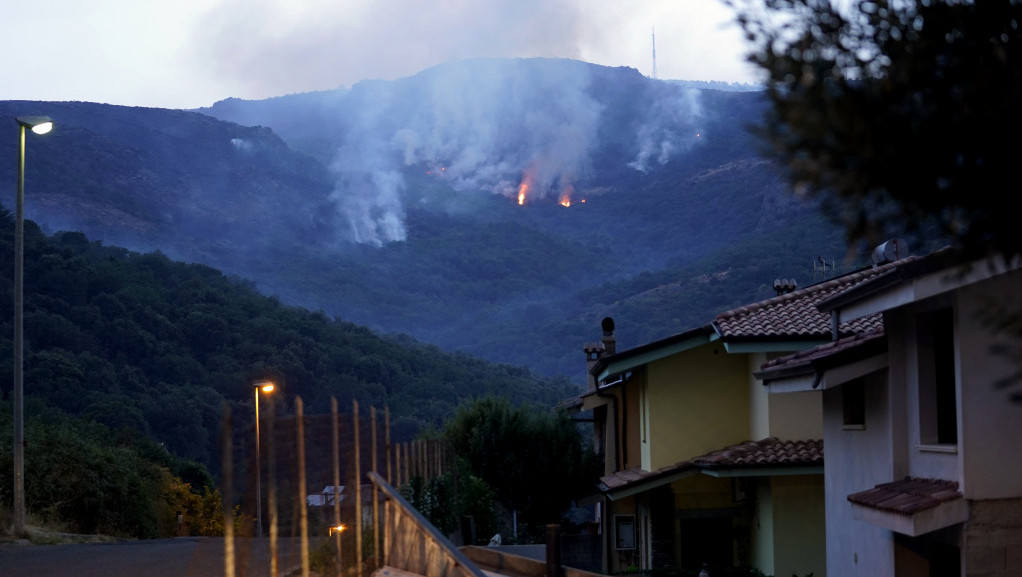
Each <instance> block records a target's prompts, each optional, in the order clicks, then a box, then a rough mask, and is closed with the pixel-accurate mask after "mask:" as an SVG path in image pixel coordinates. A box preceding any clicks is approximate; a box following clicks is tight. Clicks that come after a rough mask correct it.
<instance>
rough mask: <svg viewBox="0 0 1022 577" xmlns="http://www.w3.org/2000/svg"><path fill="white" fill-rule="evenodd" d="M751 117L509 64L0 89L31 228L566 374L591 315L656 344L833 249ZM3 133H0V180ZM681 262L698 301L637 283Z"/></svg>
mask: <svg viewBox="0 0 1022 577" xmlns="http://www.w3.org/2000/svg"><path fill="white" fill-rule="evenodd" d="M764 106H765V103H764V101H763V99H762V97H761V95H760V94H759V93H757V92H717V91H710V90H701V91H700V90H693V89H691V88H688V87H686V86H684V85H679V84H674V83H666V82H659V81H656V80H652V79H648V78H645V77H643V76H642V75H640V74H639V73H638V72H637V71H635V70H634V69H627V68H608V67H602V66H595V65H590V64H586V63H582V62H577V61H570V60H548V59H515V60H479V61H467V62H458V63H450V64H446V65H442V66H438V67H436V68H434V69H429V70H425V71H423V72H422V73H420V74H417V75H415V76H412V77H409V78H405V79H400V80H396V81H392V82H383V81H366V82H363V83H359V84H357V85H355V86H353V87H351V88H349V89H345V90H338V91H328V92H322V93H312V94H301V95H291V96H282V97H278V98H274V99H269V100H265V101H241V100H228V101H224V102H221V103H217V104H216V105H215V106H213V107H211V108H209V109H205V110H201V111H173V110H162V109H143V108H129V107H116V106H107V105H99V104H92V103H81V102H66V103H54V102H0V123H3V124H8V125H9V124H11V123H13V118H12V117H13V116H16V115H20V114H46V115H49V116H51V117H53V118H54V120H55V121H56V123H57V128H56V129H55V130H54V131H53V132H52V133H51V134H50V135H47V136H45V137H35V136H32V137H31V138H30V142H29V155H28V162H27V166H28V169H27V184H26V190H27V192H26V213H27V216H28V218H31V219H33V220H34V221H36V222H38V223H39V224H40V226H42V227H43V230H44V231H46V232H50V233H52V232H57V231H61V230H73V231H82V232H84V233H85V234H87V235H88V237H89V238H90V239H96V240H101V241H103V242H105V243H108V244H116V245H118V246H125V247H128V248H129V249H132V250H140V251H151V250H156V249H158V250H160V251H162V252H163V253H164V254H166V255H167V256H169V257H171V258H173V259H178V260H182V261H185V262H196V263H203V264H206V265H209V266H213V267H216V268H218V269H220V270H223V271H225V272H226V273H228V274H232V275H238V276H240V277H243V278H247V279H251V280H252V281H253V282H254V283H255V286H256V287H257V288H258V289H259V290H261V291H262V292H264V293H266V294H273V295H277V296H278V297H279V298H280V299H281V301H282V302H284V303H287V304H293V305H298V306H302V307H306V308H309V309H311V310H315V311H322V312H324V313H325V314H327V315H329V316H331V317H337V318H339V319H341V320H344V321H349V322H352V323H356V324H359V325H364V326H367V327H370V328H371V329H373V330H375V331H377V332H380V333H405V334H407V335H411V336H412V337H414V338H416V339H419V340H422V341H427V342H430V343H434V344H436V345H438V346H440V347H442V348H444V349H447V350H457V351H463V352H466V353H469V354H471V355H473V356H476V357H478V358H483V359H488V360H494V361H498V362H507V363H511V364H515V365H526V366H529V367H532V368H534V369H535V370H537V371H539V372H541V373H543V374H548V375H569V376H571V378H572V379H575V380H579V369H580V368H581V366H582V365H583V363H582V357H581V353H580V352H578V351H579V348H580V347H581V345H582V343H583V342H585V341H587V340H591V339H592V337H593V333H594V332H595V330H597V329H596V327H598V326H599V318H601V317H602V316H603V315H606V314H614V315H616V316H617V317H618V318H619V323H618V324H619V326H621V327H622V337H623V338H627V337H629V336H630V335H631V333H630V332H629V331H630V329H628V328H626V327H641V329H637V330H636V331H635V333H634V335H633V337H634V338H635V339H636V343H638V342H641V341H642V340H648V339H652V338H659V337H661V336H665V335H667V334H670V333H673V332H677V331H679V330H684V329H686V328H689V327H690V326H692V324H693V323H701V322H704V321H705V320H706V317H707V315H708V314H710V311H713V310H715V309H722V308H726V307H729V306H734V305H737V304H742V303H744V302H748V301H751V300H754V299H755V298H757V297H759V296H762V289H763V287H764V286H769V283H770V282H771V281H772V280H773V279H774V278H777V277H780V276H784V277H793V278H797V279H798V280H799V282H800V283H802V284H805V283H806V282H810V281H811V280H812V262H813V261H814V259H816V257H818V256H823V257H825V258H828V259H834V258H840V257H841V256H843V254H844V252H845V248H844V247H843V244H842V239H841V235H840V231H838V230H835V229H834V228H832V227H830V226H829V225H827V223H825V222H824V221H823V219H822V218H821V217H820V216H819V215H818V214H817V212H816V211H815V210H814V209H813V207H811V206H806V205H803V204H801V203H799V202H797V201H795V200H794V199H793V198H792V197H791V196H790V194H789V193H788V191H787V189H786V186H785V185H784V183H783V181H782V179H781V178H780V177H779V175H778V172H777V170H776V167H774V166H773V165H772V164H771V163H770V162H768V161H767V160H765V159H764V158H763V157H762V155H761V154H760V151H759V150H758V149H757V144H756V141H755V140H754V139H753V138H752V136H751V135H750V133H749V131H748V128H749V127H750V126H752V125H754V124H755V123H756V122H757V121H758V119H759V116H760V114H761V113H762V111H763V107H764ZM14 144H15V143H14V142H13V139H5V140H4V141H3V142H0V179H5V180H8V181H12V180H13V179H14V166H13V159H14V158H15V157H16V156H15V152H14V150H13V146H14ZM5 190H6V189H5ZM6 194H7V195H6V196H3V197H2V198H0V201H2V202H3V204H4V206H7V207H12V206H13V200H12V198H11V196H10V195H11V194H12V193H6ZM520 194H522V195H523V199H522V204H519V195H520ZM565 205H569V206H565ZM741 263H746V264H747V266H748V268H747V269H744V268H743V265H742V264H741ZM728 270H730V271H731V272H730V273H729V274H725V275H723V276H721V275H720V274H719V273H721V272H724V271H728ZM743 270H744V271H746V272H745V273H744V274H740V272H741V271H743ZM705 275H713V276H712V278H715V279H719V286H717V285H714V288H713V289H712V290H708V291H707V293H706V294H702V295H691V296H684V297H683V295H684V293H678V295H677V296H676V297H675V298H670V297H664V296H658V297H652V296H651V295H666V294H670V290H671V288H670V287H675V288H677V287H681V286H691V290H696V289H697V288H698V287H699V286H701V285H699V284H698V279H701V278H706V277H705ZM692 283H694V284H692ZM658 287H664V288H658ZM697 292H698V291H697ZM697 297H698V305H693V304H692V303H689V302H686V299H688V298H697Z"/></svg>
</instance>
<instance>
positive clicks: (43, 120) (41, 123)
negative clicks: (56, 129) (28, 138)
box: [15, 116, 53, 134]
mask: <svg viewBox="0 0 1022 577" xmlns="http://www.w3.org/2000/svg"><path fill="white" fill-rule="evenodd" d="M15 120H17V121H18V124H20V125H21V126H24V127H25V128H27V129H29V130H31V131H32V132H34V133H36V134H46V133H47V132H49V131H51V130H53V121H52V120H50V117H49V116H19V117H18V118H16V119H15Z"/></svg>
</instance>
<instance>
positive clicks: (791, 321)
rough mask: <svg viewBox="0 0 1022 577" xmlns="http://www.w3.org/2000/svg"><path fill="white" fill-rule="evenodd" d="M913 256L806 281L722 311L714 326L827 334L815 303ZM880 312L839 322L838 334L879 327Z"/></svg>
mask: <svg viewBox="0 0 1022 577" xmlns="http://www.w3.org/2000/svg"><path fill="white" fill-rule="evenodd" d="M913 258H914V257H907V258H904V259H901V260H899V261H894V262H891V263H887V264H883V265H880V266H876V267H871V268H867V269H863V270H860V271H857V272H853V273H849V274H846V275H843V276H840V277H837V278H833V279H830V280H827V281H824V282H821V283H817V284H814V285H809V286H807V287H805V288H802V289H798V290H796V291H793V292H790V293H786V294H782V295H778V296H776V297H773V298H770V299H767V300H764V301H759V302H757V303H753V304H750V305H746V306H743V307H739V308H737V309H733V310H730V311H725V312H722V313H720V314H718V315H717V317H716V318H715V319H714V321H713V326H714V327H715V328H716V330H717V332H718V333H719V334H720V336H721V338H723V339H725V340H728V339H738V340H741V339H761V338H765V337H766V338H771V337H773V338H822V339H826V338H830V336H831V335H830V329H831V327H830V314H828V313H826V312H821V311H820V310H818V309H817V308H816V305H817V304H818V303H820V302H822V301H824V300H827V299H829V298H831V297H833V296H835V295H838V294H840V293H842V292H844V291H846V290H848V289H851V288H852V287H855V286H857V285H860V284H862V283H865V282H868V281H870V280H872V279H875V278H877V277H879V276H881V275H884V274H886V273H888V272H890V271H891V270H894V269H895V268H896V267H898V266H902V265H904V264H905V263H906V262H908V261H910V260H911V259H913ZM882 324H883V321H882V319H881V317H880V315H870V316H866V317H863V318H860V319H855V320H853V321H851V322H847V323H841V325H840V327H839V332H840V334H841V335H850V334H854V333H857V332H861V331H866V330H871V329H876V328H879V327H881V326H882Z"/></svg>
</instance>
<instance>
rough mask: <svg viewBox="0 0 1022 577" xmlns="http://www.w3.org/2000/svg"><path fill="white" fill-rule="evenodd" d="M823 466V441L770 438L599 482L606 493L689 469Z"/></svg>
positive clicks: (621, 474) (606, 478)
mask: <svg viewBox="0 0 1022 577" xmlns="http://www.w3.org/2000/svg"><path fill="white" fill-rule="evenodd" d="M822 464H823V441H822V440H809V441H782V440H780V439H778V438H776V437H769V438H766V439H763V440H760V441H745V442H743V443H738V444H737V445H731V446H728V447H724V448H723V449H719V450H717V451H712V452H710V453H706V454H705V455H700V456H698V457H695V458H692V459H689V460H687V461H680V462H678V463H675V464H673V465H668V466H666V467H662V468H660V469H657V470H656V471H646V470H644V469H640V468H638V467H635V468H632V469H626V470H624V471H617V472H616V473H611V474H610V475H605V476H603V477H600V483H601V484H602V486H603V488H604V490H605V491H607V492H613V491H615V490H619V489H623V488H626V487H629V486H632V485H637V484H642V483H646V482H652V481H656V480H657V479H661V478H664V477H669V476H671V475H673V474H677V473H683V472H685V471H689V470H714V469H734V468H756V467H764V468H765V467H778V466H782V467H783V466H811V465H822Z"/></svg>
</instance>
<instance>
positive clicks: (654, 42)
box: [653, 27, 656, 80]
mask: <svg viewBox="0 0 1022 577" xmlns="http://www.w3.org/2000/svg"><path fill="white" fill-rule="evenodd" d="M653 80H656V27H653Z"/></svg>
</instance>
